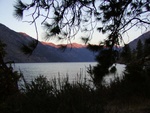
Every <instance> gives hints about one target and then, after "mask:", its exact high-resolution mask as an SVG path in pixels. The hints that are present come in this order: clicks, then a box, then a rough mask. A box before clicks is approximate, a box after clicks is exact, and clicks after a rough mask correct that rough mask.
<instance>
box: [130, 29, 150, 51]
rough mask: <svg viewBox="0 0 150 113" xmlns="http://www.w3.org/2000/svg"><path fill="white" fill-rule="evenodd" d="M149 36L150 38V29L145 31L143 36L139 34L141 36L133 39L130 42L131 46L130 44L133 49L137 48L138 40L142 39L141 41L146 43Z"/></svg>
mask: <svg viewBox="0 0 150 113" xmlns="http://www.w3.org/2000/svg"><path fill="white" fill-rule="evenodd" d="M148 38H150V31H148V32H146V33H144V34H142V35H141V36H139V37H138V38H136V39H135V40H133V41H131V42H130V43H129V46H130V48H131V49H135V48H136V46H137V42H138V40H141V42H142V43H143V44H144V43H145V40H146V39H148Z"/></svg>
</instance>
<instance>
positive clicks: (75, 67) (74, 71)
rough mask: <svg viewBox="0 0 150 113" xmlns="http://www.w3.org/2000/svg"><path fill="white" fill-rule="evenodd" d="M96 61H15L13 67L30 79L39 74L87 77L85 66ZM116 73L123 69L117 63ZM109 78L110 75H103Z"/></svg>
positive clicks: (49, 76)
mask: <svg viewBox="0 0 150 113" xmlns="http://www.w3.org/2000/svg"><path fill="white" fill-rule="evenodd" d="M96 64H97V63H96V62H69V63H66V62H65V63H16V64H15V65H14V69H15V70H17V71H21V72H22V73H23V75H24V77H25V78H26V79H27V80H28V81H30V80H32V79H34V78H35V77H37V76H39V75H44V76H46V77H47V78H48V79H50V78H54V77H55V78H57V77H61V78H62V77H66V76H68V77H69V79H72V80H73V79H76V78H77V75H78V76H79V75H82V76H83V77H89V76H88V73H87V67H89V65H91V66H95V65H96ZM117 69H118V72H117V73H118V75H120V73H121V72H122V71H123V70H124V65H121V64H117ZM105 78H106V79H111V78H112V76H110V75H109V76H107V77H105Z"/></svg>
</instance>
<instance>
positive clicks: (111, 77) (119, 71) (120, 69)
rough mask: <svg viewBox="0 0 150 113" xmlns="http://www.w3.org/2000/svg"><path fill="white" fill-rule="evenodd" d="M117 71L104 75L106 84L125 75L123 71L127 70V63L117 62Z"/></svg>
mask: <svg viewBox="0 0 150 113" xmlns="http://www.w3.org/2000/svg"><path fill="white" fill-rule="evenodd" d="M116 68H117V72H116V73H115V74H109V75H107V76H105V77H104V84H105V83H106V84H109V83H110V82H111V81H113V80H114V79H115V78H116V77H119V78H120V79H121V77H122V76H123V73H122V72H123V71H124V70H125V65H124V64H116Z"/></svg>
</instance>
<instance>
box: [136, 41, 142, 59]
mask: <svg viewBox="0 0 150 113" xmlns="http://www.w3.org/2000/svg"><path fill="white" fill-rule="evenodd" d="M136 52H137V55H136V58H137V59H140V58H142V57H143V43H142V42H141V40H140V39H139V40H138V42H137V46H136Z"/></svg>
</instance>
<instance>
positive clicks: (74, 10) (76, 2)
mask: <svg viewBox="0 0 150 113" xmlns="http://www.w3.org/2000/svg"><path fill="white" fill-rule="evenodd" d="M22 1H23V0H22ZM22 1H21V0H17V2H16V4H15V5H14V8H15V12H14V16H15V17H17V19H23V16H24V15H25V13H26V11H27V10H31V9H32V10H34V11H33V13H32V14H31V17H32V20H31V21H30V20H29V21H28V22H31V23H35V22H36V20H37V19H38V18H43V21H42V22H41V23H42V24H45V27H46V32H47V36H49V37H52V36H57V37H62V39H63V38H67V39H69V40H70V38H71V37H74V36H75V35H76V34H77V33H78V32H79V31H88V32H90V33H89V36H88V38H91V37H92V32H93V30H94V29H97V30H98V31H99V32H102V33H107V34H108V33H109V35H108V37H107V39H106V41H105V42H108V43H107V46H110V47H112V46H114V44H118V42H119V40H122V36H121V35H122V34H123V33H125V32H126V31H128V30H130V29H131V28H132V27H134V26H137V27H138V26H140V27H141V26H144V27H148V26H149V24H150V20H149V18H148V16H149V13H150V6H149V3H150V2H149V1H148V0H145V1H139V0H109V1H108V0H105V1H103V0H100V1H98V0H73V1H69V0H60V1H57V0H52V1H51V0H47V1H45V0H38V1H37V0H33V1H31V2H30V3H24V2H22ZM43 12H44V13H43ZM97 23H98V24H97ZM86 39H87V37H86Z"/></svg>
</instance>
